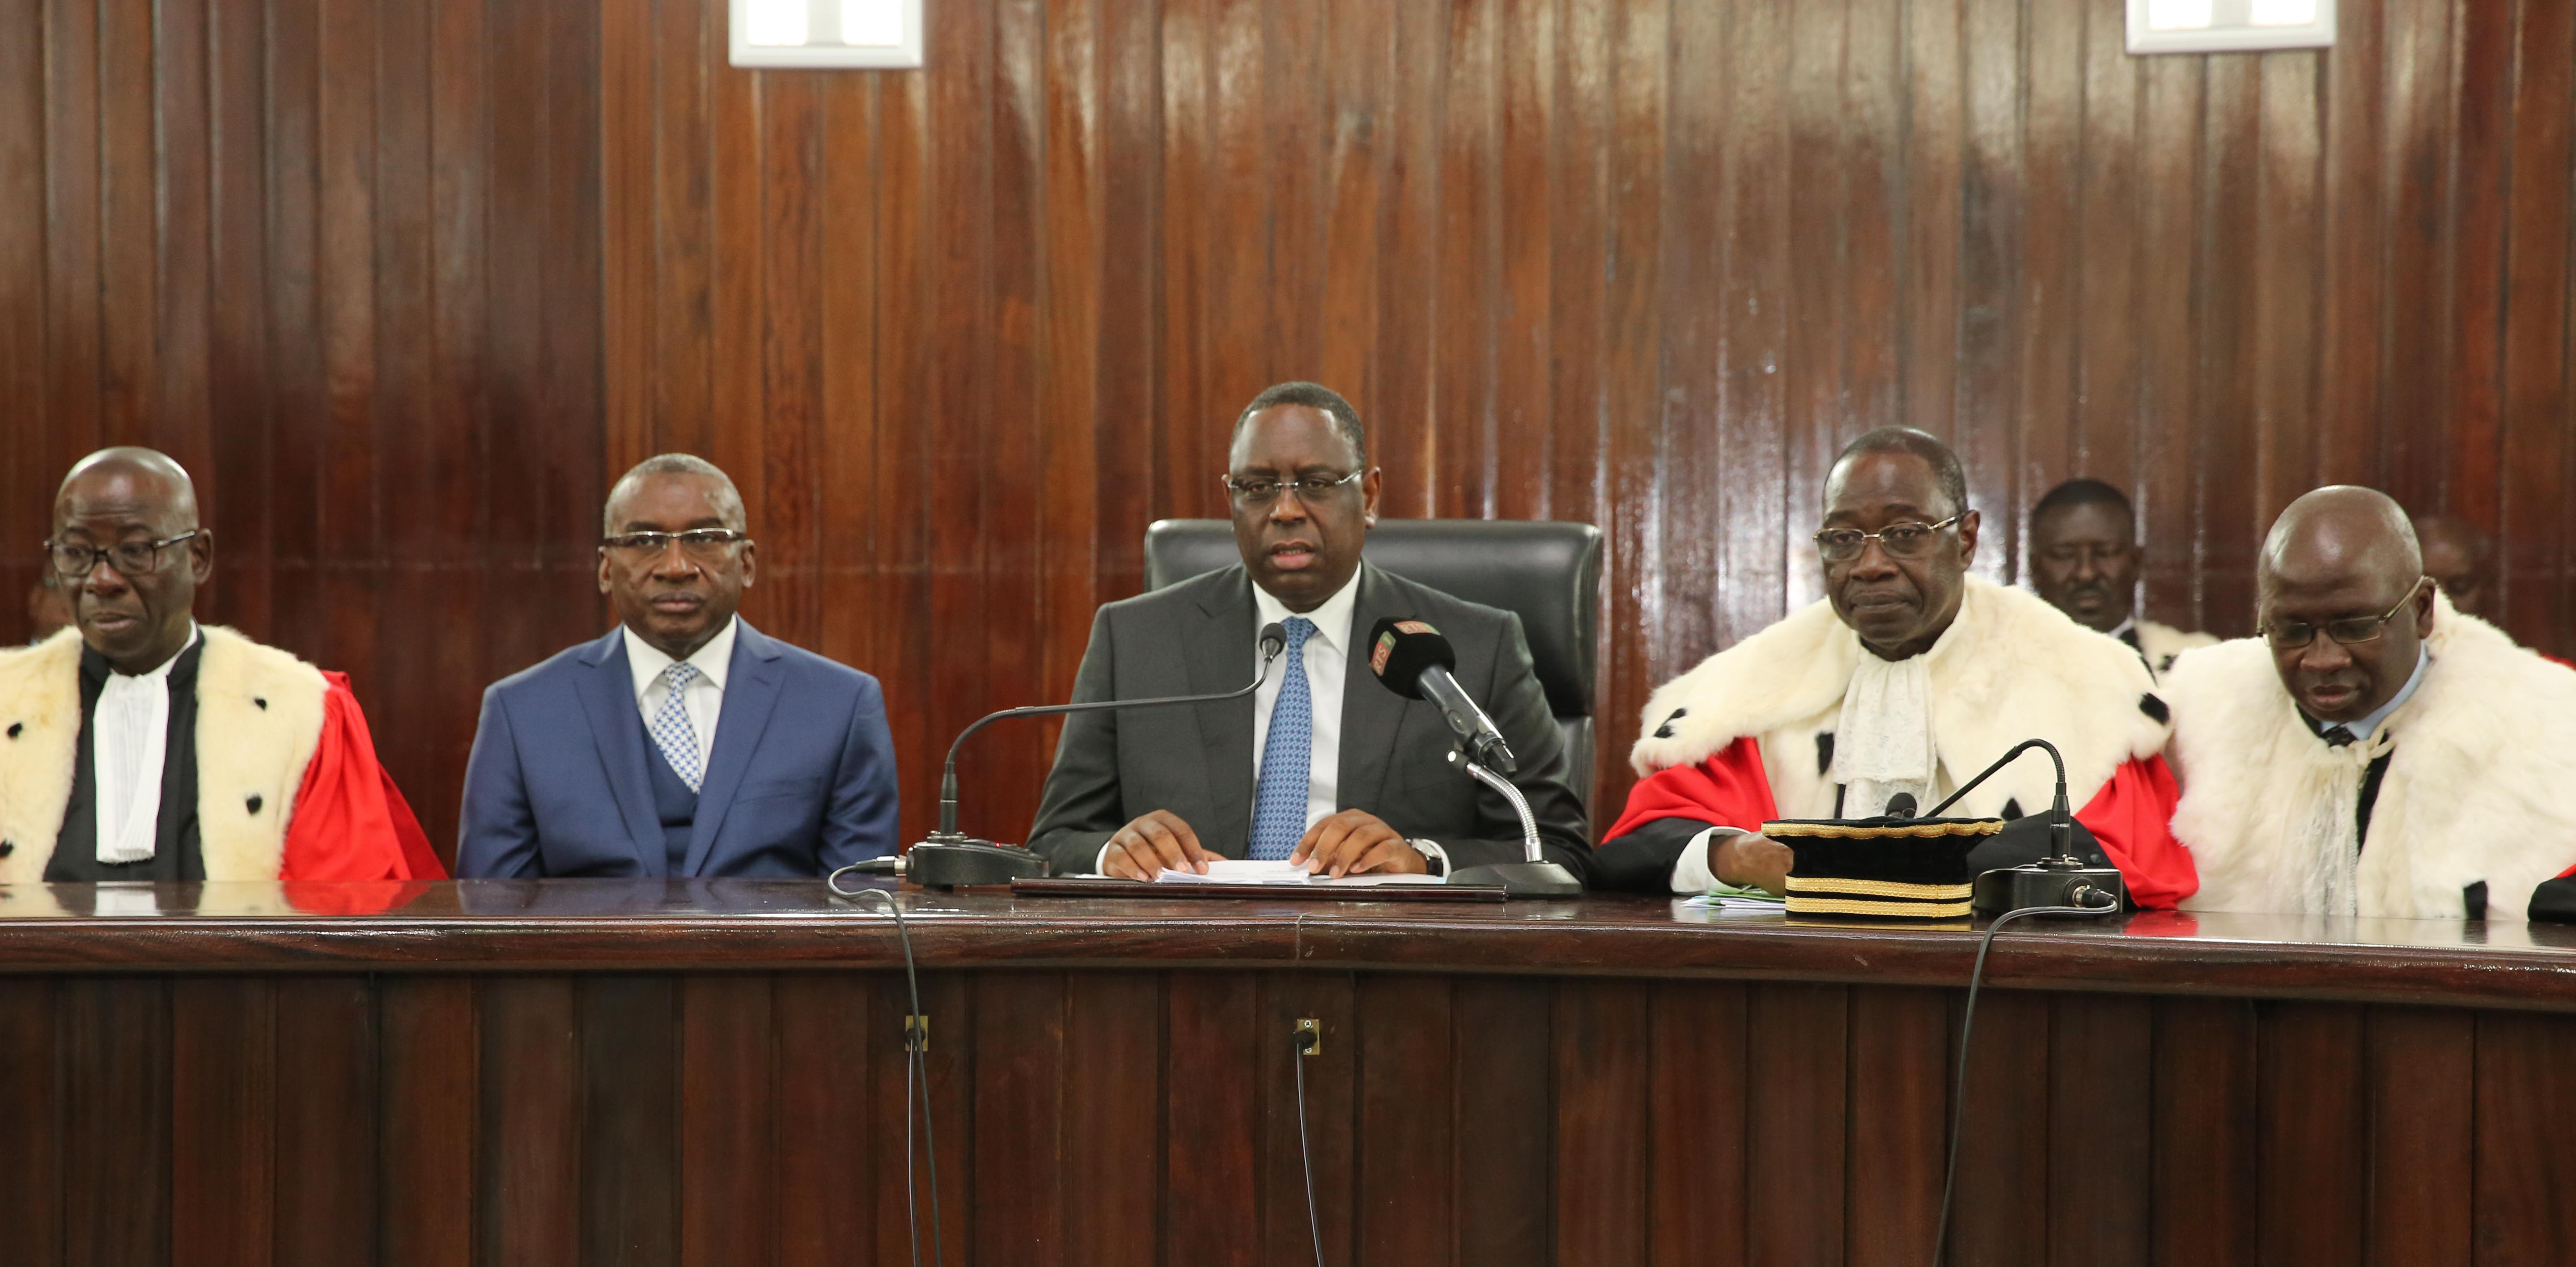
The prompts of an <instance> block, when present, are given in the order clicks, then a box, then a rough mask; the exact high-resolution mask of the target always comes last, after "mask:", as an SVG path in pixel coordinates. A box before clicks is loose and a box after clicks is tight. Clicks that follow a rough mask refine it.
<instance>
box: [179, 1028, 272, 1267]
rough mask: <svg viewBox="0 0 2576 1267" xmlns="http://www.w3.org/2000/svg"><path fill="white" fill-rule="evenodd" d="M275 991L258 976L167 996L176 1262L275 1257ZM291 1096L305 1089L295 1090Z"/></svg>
mask: <svg viewBox="0 0 2576 1267" xmlns="http://www.w3.org/2000/svg"><path fill="white" fill-rule="evenodd" d="M274 1005H275V992H274V989H273V988H272V986H271V985H270V983H268V982H265V981H260V980H257V979H252V978H233V977H209V978H204V979H200V980H194V981H182V982H179V983H177V984H175V985H174V986H172V987H171V993H170V1070H171V1076H172V1081H171V1090H170V1114H171V1120H170V1155H171V1165H172V1170H173V1174H174V1176H184V1178H174V1182H173V1184H172V1187H171V1192H170V1250H171V1258H170V1260H171V1262H173V1263H175V1264H218V1263H243V1264H250V1263H266V1262H269V1261H271V1259H272V1255H273V1254H274V1253H275V1252H276V1244H275V1239H274V1238H275V1235H276V1230H275V1224H274V1221H273V1220H274V1217H275V1214H276V1195H277V1178H278V1170H277V1142H278V1141H277V1137H276V1125H277V1122H278V1120H279V1116H280V1114H279V1109H280V1105H279V1103H278V1100H279V1096H278V1090H279V1082H278V1077H277V1073H278V1067H277V1044H276V1039H277V1037H278V1035H277V1018H276V1012H275V1006H274ZM286 1090H287V1095H288V1096H289V1097H294V1096H296V1095H299V1094H301V1093H302V1092H303V1091H305V1090H306V1089H305V1088H299V1087H295V1086H292V1085H289V1086H288V1087H287V1088H286Z"/></svg>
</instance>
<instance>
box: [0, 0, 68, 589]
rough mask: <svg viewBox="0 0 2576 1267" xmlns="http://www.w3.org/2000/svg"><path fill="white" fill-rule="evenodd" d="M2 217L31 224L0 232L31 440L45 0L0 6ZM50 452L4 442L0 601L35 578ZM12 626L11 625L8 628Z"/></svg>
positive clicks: (40, 301) (2, 380)
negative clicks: (4, 544)
mask: <svg viewBox="0 0 2576 1267" xmlns="http://www.w3.org/2000/svg"><path fill="white" fill-rule="evenodd" d="M0 31H6V32H8V33H9V36H10V38H8V39H5V40H0V219H5V222H6V223H9V224H14V225H22V226H31V227H32V228H31V229H22V230H21V231H19V232H16V233H8V234H0V392H5V393H6V394H7V398H8V399H10V400H13V401H16V402H18V405H17V407H18V410H19V417H21V418H24V419H26V420H27V422H26V424H22V425H24V426H25V428H26V430H25V432H24V434H25V435H26V436H28V437H29V438H30V439H33V438H35V437H38V436H41V435H42V434H43V432H44V430H45V426H44V424H45V421H46V417H45V383H46V379H47V377H48V376H49V374H50V360H49V358H48V356H47V355H46V347H45V316H46V313H45V234H44V231H43V228H42V226H43V225H44V223H45V200H46V195H47V192H48V190H49V189H50V182H49V181H48V180H47V179H46V170H45V157H46V155H45V134H46V131H47V125H48V124H49V123H50V122H51V119H52V111H51V110H50V109H49V107H48V102H47V96H46V90H47V87H48V84H47V81H46V78H45V57H46V41H45V38H44V35H45V10H44V0H6V2H5V3H0ZM51 448H52V446H51V445H49V444H46V443H43V442H41V441H40V440H39V441H37V442H34V443H28V442H23V441H22V442H20V443H15V444H9V445H0V499H5V504H6V505H8V506H10V507H12V508H13V509H12V510H11V511H10V512H9V515H8V518H7V520H6V521H5V523H0V541H8V540H13V539H17V538H24V539H25V544H22V545H20V546H18V547H16V548H15V549H0V596H7V597H15V596H17V595H19V594H22V593H24V592H25V591H26V588H27V586H28V585H29V584H31V583H32V582H34V581H35V579H36V577H37V575H38V573H37V568H38V563H37V559H36V555H35V552H34V551H33V550H32V549H30V548H28V547H29V546H31V545H32V544H33V543H34V541H35V539H36V537H37V536H38V535H41V534H42V533H44V532H45V531H47V530H48V528H49V526H50V523H51V518H50V517H51V515H52V511H53V498H52V494H53V491H54V483H53V482H54V481H55V480H57V479H60V478H61V476H62V472H60V471H50V470H48V468H50V467H51V466H52V465H53V455H52V453H51ZM6 627H8V628H15V626H14V625H12V626H6Z"/></svg>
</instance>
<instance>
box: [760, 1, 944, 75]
mask: <svg viewBox="0 0 2576 1267" xmlns="http://www.w3.org/2000/svg"><path fill="white" fill-rule="evenodd" d="M732 3H733V64H734V65H736V66H780V67H799V66H801V67H825V68H828V67H848V68H856V69H863V70H867V69H904V68H909V67H914V66H919V65H920V64H921V0H732Z"/></svg>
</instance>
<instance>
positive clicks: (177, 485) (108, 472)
mask: <svg viewBox="0 0 2576 1267" xmlns="http://www.w3.org/2000/svg"><path fill="white" fill-rule="evenodd" d="M76 493H77V494H78V495H80V496H81V497H82V498H83V499H84V500H96V499H97V498H99V497H111V498H114V499H116V500H118V501H121V502H132V503H133V504H136V505H141V506H148V507H149V508H150V509H151V510H153V511H154V512H155V522H156V524H157V525H158V526H159V527H160V528H161V530H162V532H163V534H164V535H167V534H169V533H174V532H186V531H187V530H189V529H190V528H194V527H196V526H197V482H196V481H195V480H193V479H190V478H188V470H187V468H186V467H183V466H181V465H179V464H178V463H177V462H176V461H173V460H172V459H171V457H170V455H169V454H167V453H163V452H161V451H160V450H158V449H145V448H139V447H136V446H133V445H120V446H118V447H116V448H112V449H101V450H99V451H98V452H96V453H93V454H90V455H89V456H88V457H85V458H82V459H81V460H80V461H78V462H74V463H72V469H71V473H70V474H68V475H65V476H64V477H63V484H62V487H61V488H60V489H59V490H57V491H56V492H55V494H54V524H55V526H56V527H60V526H62V520H63V512H64V507H65V506H66V505H67V504H68V503H69V501H70V500H71V499H72V498H73V496H74V495H75V494H76Z"/></svg>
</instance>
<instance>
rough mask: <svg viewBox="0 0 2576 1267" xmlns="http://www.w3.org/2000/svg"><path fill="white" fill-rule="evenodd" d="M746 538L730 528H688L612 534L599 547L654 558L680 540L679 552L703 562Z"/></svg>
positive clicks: (602, 540)
mask: <svg viewBox="0 0 2576 1267" xmlns="http://www.w3.org/2000/svg"><path fill="white" fill-rule="evenodd" d="M749 540H751V534H750V533H748V532H736V531H734V530H733V529H731V528H691V529H689V530H688V531H687V532H626V533H619V534H617V535H615V536H608V537H601V538H600V539H599V548H600V549H602V550H615V551H617V552H618V553H619V554H622V555H625V556H626V557H628V558H630V559H654V558H660V557H661V555H662V552H663V551H665V550H668V549H670V548H671V543H672V542H674V541H677V542H679V543H680V552H681V553H682V554H685V555H687V556H689V557H690V558H692V559H697V560H700V561H702V562H712V561H713V560H716V559H720V558H723V557H724V552H725V551H726V550H728V549H731V548H732V547H733V544H734V543H735V542H737V541H749Z"/></svg>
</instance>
